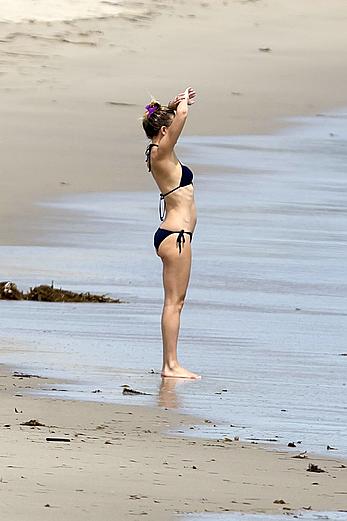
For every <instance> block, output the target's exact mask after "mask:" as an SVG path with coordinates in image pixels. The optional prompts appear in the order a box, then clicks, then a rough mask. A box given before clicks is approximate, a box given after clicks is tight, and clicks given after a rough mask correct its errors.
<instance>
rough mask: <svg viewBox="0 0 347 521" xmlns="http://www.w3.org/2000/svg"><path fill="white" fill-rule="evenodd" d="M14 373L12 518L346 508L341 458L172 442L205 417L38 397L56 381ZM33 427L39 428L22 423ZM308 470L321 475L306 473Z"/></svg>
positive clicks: (224, 443) (9, 456)
mask: <svg viewBox="0 0 347 521" xmlns="http://www.w3.org/2000/svg"><path fill="white" fill-rule="evenodd" d="M13 374H14V372H13V371H10V370H9V369H7V368H5V367H1V373H0V386H1V402H0V412H1V429H0V437H1V461H2V464H1V483H0V485H1V489H0V494H1V503H2V513H3V515H4V516H5V517H6V519H8V520H11V521H12V520H13V521H15V520H16V521H21V520H25V521H31V520H33V521H34V520H35V521H37V520H40V519H46V516H47V515H48V514H47V510H49V516H50V517H51V518H52V519H57V520H58V519H62V518H63V517H65V518H66V519H76V520H78V521H79V520H86V519H91V517H92V516H93V517H95V516H98V517H102V518H103V519H105V521H108V520H111V519H114V513H115V510H116V511H117V519H124V520H127V519H129V520H130V519H134V518H135V519H138V518H140V516H142V515H146V516H147V517H146V519H151V520H153V521H154V520H158V519H160V520H163V521H164V520H170V519H173V516H174V515H175V514H176V515H177V514H182V515H183V514H184V513H186V512H196V513H198V512H227V511H229V512H232V511H235V512H240V511H242V512H263V513H278V512H284V513H289V512H293V511H295V510H297V509H302V508H303V507H304V508H306V509H308V508H309V507H311V509H313V510H320V511H324V510H335V511H338V510H343V509H346V497H345V493H346V490H345V484H346V472H347V470H346V465H344V464H343V462H342V461H340V460H338V459H334V458H331V459H324V458H321V457H313V456H307V457H306V458H304V459H300V458H294V457H293V454H288V453H287V452H285V451H276V452H275V451H272V450H269V449H265V448H259V445H257V444H253V445H252V444H245V443H243V442H240V441H233V440H230V439H220V440H213V441H209V440H203V439H199V438H189V439H184V438H179V437H177V436H172V435H171V436H170V435H167V434H166V433H167V431H168V430H170V429H177V428H180V427H181V428H182V426H183V427H187V426H194V425H195V424H198V423H201V422H203V421H204V420H202V419H198V418H194V417H190V416H184V415H180V414H177V413H173V412H172V411H168V410H165V408H162V409H157V408H147V407H139V406H136V405H135V406H129V405H127V406H125V405H124V406H122V405H110V404H102V403H99V404H93V403H88V402H76V401H69V400H64V399H60V400H50V399H46V398H35V397H31V396H28V395H27V392H28V390H30V389H35V388H40V387H41V388H47V387H50V386H54V385H55V382H54V381H51V380H49V379H42V378H37V377H36V376H32V377H31V378H29V377H24V378H19V377H18V376H13ZM30 420H36V421H37V422H39V423H40V424H43V425H38V426H35V424H34V425H32V426H30V425H23V424H24V423H25V422H30ZM207 420H208V419H207ZM211 428H213V427H212V426H211ZM47 438H53V441H46V439H47ZM54 438H60V439H61V438H62V439H63V440H64V439H65V440H69V441H65V442H64V441H60V442H59V441H54ZM299 453H300V451H298V452H297V453H296V454H295V455H297V454H299ZM310 463H311V464H315V465H318V466H319V467H320V468H322V469H323V470H324V471H325V472H323V473H314V472H307V470H306V469H307V468H308V466H309V464H310Z"/></svg>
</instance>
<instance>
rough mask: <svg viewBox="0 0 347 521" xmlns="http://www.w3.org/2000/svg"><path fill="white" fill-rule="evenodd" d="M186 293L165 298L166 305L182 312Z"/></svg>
mask: <svg viewBox="0 0 347 521" xmlns="http://www.w3.org/2000/svg"><path fill="white" fill-rule="evenodd" d="M184 300H185V295H182V296H180V297H178V298H175V299H165V303H164V306H165V307H169V308H171V309H172V310H173V311H175V312H178V313H180V312H181V311H182V309H183V306H184Z"/></svg>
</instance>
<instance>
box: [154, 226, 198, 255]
mask: <svg viewBox="0 0 347 521" xmlns="http://www.w3.org/2000/svg"><path fill="white" fill-rule="evenodd" d="M173 233H178V236H177V241H176V244H177V246H178V250H179V253H181V251H182V244H184V243H185V242H186V239H185V237H184V234H187V235H189V237H190V242H192V239H193V232H186V231H184V230H180V231H172V230H165V228H158V229H157V231H156V232H155V234H154V247H155V249H156V250H157V253H158V248H159V246H160V245H161V243H162V242H163V240H164V239H166V237H168V236H169V235H172V234H173Z"/></svg>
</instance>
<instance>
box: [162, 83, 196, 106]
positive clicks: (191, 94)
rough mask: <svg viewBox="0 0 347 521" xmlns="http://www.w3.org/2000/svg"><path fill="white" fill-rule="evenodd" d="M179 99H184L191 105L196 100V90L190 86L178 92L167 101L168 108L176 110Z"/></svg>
mask: <svg viewBox="0 0 347 521" xmlns="http://www.w3.org/2000/svg"><path fill="white" fill-rule="evenodd" d="M181 101H186V102H187V104H188V105H193V103H195V101H196V92H195V90H194V89H192V88H191V87H188V89H186V90H185V91H184V92H180V94H177V96H176V97H175V98H173V99H172V100H171V101H169V103H168V107H169V109H173V110H176V109H177V107H178V105H179V104H180V103H181Z"/></svg>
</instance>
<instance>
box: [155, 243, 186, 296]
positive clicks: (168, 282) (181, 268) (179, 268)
mask: <svg viewBox="0 0 347 521" xmlns="http://www.w3.org/2000/svg"><path fill="white" fill-rule="evenodd" d="M176 241H177V233H173V234H172V235H170V236H169V237H167V238H166V239H165V241H163V242H162V243H161V245H160V247H159V252H158V254H159V256H160V257H161V260H162V261H163V284H164V291H165V300H166V301H174V302H177V300H181V299H184V298H185V295H186V291H187V287H188V283H189V277H190V270H191V263H192V250H191V245H190V238H189V236H186V237H185V242H184V244H182V250H181V253H179V250H178V248H177V244H176Z"/></svg>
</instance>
